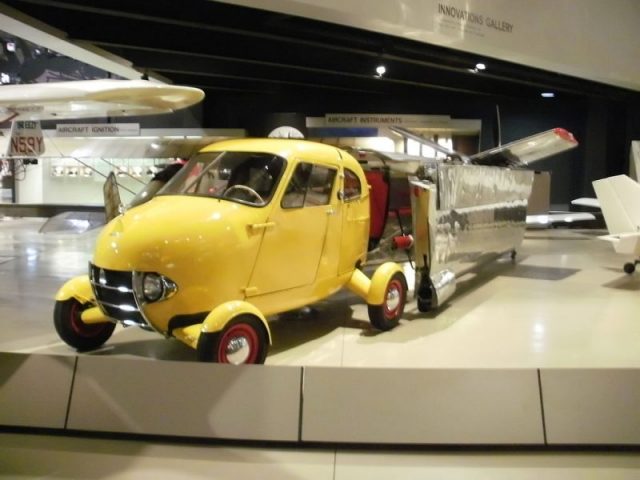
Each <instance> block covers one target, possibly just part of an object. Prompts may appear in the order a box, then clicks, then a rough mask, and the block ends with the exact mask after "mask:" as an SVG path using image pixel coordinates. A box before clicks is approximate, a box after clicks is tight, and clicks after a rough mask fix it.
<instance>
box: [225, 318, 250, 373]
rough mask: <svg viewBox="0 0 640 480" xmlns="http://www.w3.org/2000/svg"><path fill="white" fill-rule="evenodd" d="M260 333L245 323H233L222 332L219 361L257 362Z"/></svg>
mask: <svg viewBox="0 0 640 480" xmlns="http://www.w3.org/2000/svg"><path fill="white" fill-rule="evenodd" d="M258 342H259V340H258V334H257V333H256V331H255V330H254V329H253V328H252V327H251V326H250V325H247V324H245V323H238V324H236V325H232V326H231V327H229V329H228V330H227V331H226V332H224V333H223V334H222V338H221V339H220V343H219V347H218V362H219V363H233V364H236V365H239V364H242V363H255V362H256V360H257V359H258Z"/></svg>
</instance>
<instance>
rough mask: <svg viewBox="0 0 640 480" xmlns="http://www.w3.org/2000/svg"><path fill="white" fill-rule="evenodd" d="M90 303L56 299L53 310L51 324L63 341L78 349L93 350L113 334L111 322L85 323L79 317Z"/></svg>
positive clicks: (114, 326)
mask: <svg viewBox="0 0 640 480" xmlns="http://www.w3.org/2000/svg"><path fill="white" fill-rule="evenodd" d="M91 306H92V305H90V304H84V305H83V304H82V303H80V302H79V301H77V300H76V299H75V298H70V299H69V300H64V301H57V302H56V305H55V308H54V310H53V325H54V326H55V327H56V331H57V332H58V335H59V336H60V338H61V339H62V340H64V342H65V343H66V344H67V345H69V346H71V347H73V348H75V349H77V350H79V351H85V350H93V349H94V348H98V347H99V346H100V345H102V344H104V342H106V341H107V340H109V337H111V335H112V334H113V330H114V329H115V328H116V324H115V323H113V322H105V323H93V324H87V323H84V322H83V321H82V320H81V319H80V314H81V313H82V311H83V310H86V309H87V308H90V307H91Z"/></svg>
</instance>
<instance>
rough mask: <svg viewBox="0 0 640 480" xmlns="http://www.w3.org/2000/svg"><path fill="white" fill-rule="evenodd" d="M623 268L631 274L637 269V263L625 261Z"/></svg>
mask: <svg viewBox="0 0 640 480" xmlns="http://www.w3.org/2000/svg"><path fill="white" fill-rule="evenodd" d="M623 268H624V273H626V274H627V275H631V274H632V273H633V272H635V271H636V265H635V263H625V264H624V267H623Z"/></svg>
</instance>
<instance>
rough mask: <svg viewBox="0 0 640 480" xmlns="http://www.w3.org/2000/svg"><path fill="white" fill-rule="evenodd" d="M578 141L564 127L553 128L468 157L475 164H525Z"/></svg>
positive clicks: (559, 150) (553, 153)
mask: <svg viewBox="0 0 640 480" xmlns="http://www.w3.org/2000/svg"><path fill="white" fill-rule="evenodd" d="M577 146H578V141H577V140H576V139H575V138H574V136H573V135H572V134H571V133H570V132H568V131H567V130H565V129H564V128H554V129H552V130H547V131H546V132H542V133H537V134H535V135H531V136H529V137H525V138H522V139H520V140H516V141H515V142H511V143H507V144H506V145H502V146H500V147H496V148H492V149H490V150H485V151H484V152H480V153H476V154H475V155H472V156H471V157H470V159H471V162H472V163H474V164H476V165H495V166H526V165H529V164H531V163H533V162H536V161H538V160H542V159H543V158H547V157H550V156H551V155H555V154H556V153H560V152H564V151H565V150H570V149H571V148H574V147H577Z"/></svg>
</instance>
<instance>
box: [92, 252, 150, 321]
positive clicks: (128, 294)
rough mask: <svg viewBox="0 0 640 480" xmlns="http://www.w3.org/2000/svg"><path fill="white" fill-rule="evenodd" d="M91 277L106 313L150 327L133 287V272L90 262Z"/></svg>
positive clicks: (100, 304) (97, 297) (94, 292)
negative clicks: (108, 268)
mask: <svg viewBox="0 0 640 480" xmlns="http://www.w3.org/2000/svg"><path fill="white" fill-rule="evenodd" d="M89 279H90V281H91V287H92V288H93V294H94V295H95V297H96V301H97V302H98V305H99V306H100V308H101V309H102V311H103V312H104V313H105V314H106V315H108V316H109V317H111V318H113V319H115V320H118V321H120V322H124V323H127V324H131V323H135V324H138V325H139V326H141V327H148V324H147V322H146V321H145V319H144V317H143V315H142V313H141V312H140V308H139V306H138V302H137V299H136V295H135V292H134V289H133V272H124V271H119V270H107V269H106V268H100V267H97V266H96V265H93V264H91V263H90V264H89Z"/></svg>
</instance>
